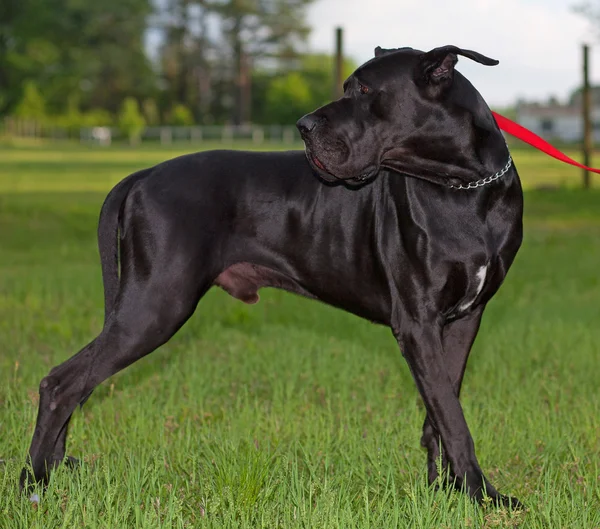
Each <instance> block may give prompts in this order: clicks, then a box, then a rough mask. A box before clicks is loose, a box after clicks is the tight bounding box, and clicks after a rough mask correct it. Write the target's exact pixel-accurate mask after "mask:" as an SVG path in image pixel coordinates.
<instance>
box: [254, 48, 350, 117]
mask: <svg viewBox="0 0 600 529" xmlns="http://www.w3.org/2000/svg"><path fill="white" fill-rule="evenodd" d="M294 66H295V69H293V70H288V73H283V74H282V73H280V72H279V71H273V70H260V71H258V72H256V73H255V76H254V85H253V93H252V96H253V97H252V111H253V121H254V122H255V123H263V124H279V125H284V124H290V125H291V124H294V123H295V122H296V121H297V120H298V119H299V118H300V117H302V116H303V115H304V114H306V113H307V112H310V111H312V110H314V109H316V108H318V107H320V106H322V105H324V104H326V103H328V102H329V101H331V98H332V93H333V83H334V68H333V66H334V58H333V57H332V56H330V55H326V54H312V55H305V56H303V57H302V58H301V59H300V60H299V61H297V63H296V64H295V65H294ZM355 69H356V64H355V63H354V62H353V61H352V60H351V59H348V58H346V59H345V60H344V64H343V72H342V73H343V76H344V77H348V76H349V75H350V74H351V73H352V72H353V71H354V70H355ZM294 83H297V85H296V86H295V85H294ZM284 101H285V103H283V102H284Z"/></svg>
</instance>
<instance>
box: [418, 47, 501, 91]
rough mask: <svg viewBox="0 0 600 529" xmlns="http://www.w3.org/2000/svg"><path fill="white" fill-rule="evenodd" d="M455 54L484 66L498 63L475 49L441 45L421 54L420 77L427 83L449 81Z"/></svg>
mask: <svg viewBox="0 0 600 529" xmlns="http://www.w3.org/2000/svg"><path fill="white" fill-rule="evenodd" d="M457 55H462V56H463V57H468V58H469V59H471V60H473V61H475V62H478V63H480V64H485V65H486V66H496V64H498V61H496V60H495V59H490V58H489V57H486V56H485V55H482V54H481V53H477V52H476V51H471V50H463V49H462V48H458V47H457V46H442V47H441V48H435V49H433V50H431V51H429V52H427V53H424V54H423V55H421V58H420V59H421V60H420V64H419V69H420V71H421V75H422V78H423V79H424V80H425V81H426V82H428V83H435V84H439V83H443V82H445V81H451V80H452V77H453V75H454V66H455V65H456V63H457V62H458V57H457Z"/></svg>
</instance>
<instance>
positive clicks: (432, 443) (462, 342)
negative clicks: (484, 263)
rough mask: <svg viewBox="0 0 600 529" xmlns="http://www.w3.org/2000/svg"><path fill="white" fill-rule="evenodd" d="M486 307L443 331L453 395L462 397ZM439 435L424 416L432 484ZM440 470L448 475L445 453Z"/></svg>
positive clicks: (437, 456) (446, 361) (437, 458)
mask: <svg viewBox="0 0 600 529" xmlns="http://www.w3.org/2000/svg"><path fill="white" fill-rule="evenodd" d="M483 309H484V307H483V306H480V307H477V309H476V310H474V311H473V312H471V313H470V314H468V315H466V316H464V317H463V318H461V319H459V320H455V321H453V322H450V323H448V324H446V325H445V326H444V328H443V331H442V347H443V349H444V365H445V366H446V370H447V371H448V375H449V377H450V380H452V383H453V385H454V392H455V394H456V396H457V397H459V396H460V387H461V385H462V381H463V376H464V374H465V369H466V367H467V360H468V358H469V353H470V351H471V347H472V346H473V342H474V341H475V337H476V336H477V332H478V331H479V325H480V323H481V316H482V314H483ZM440 444H441V440H440V436H439V434H438V433H437V431H436V430H435V428H434V426H433V423H432V421H431V419H430V417H429V415H426V416H425V422H424V424H423V436H422V437H421V445H422V446H423V447H425V448H426V449H427V475H428V477H429V483H430V484H432V483H434V482H435V481H436V480H437V478H438V465H439V464H440ZM441 456H442V459H441V467H442V470H443V471H444V472H445V471H446V469H447V467H448V458H447V455H446V452H445V450H443V449H442V453H441Z"/></svg>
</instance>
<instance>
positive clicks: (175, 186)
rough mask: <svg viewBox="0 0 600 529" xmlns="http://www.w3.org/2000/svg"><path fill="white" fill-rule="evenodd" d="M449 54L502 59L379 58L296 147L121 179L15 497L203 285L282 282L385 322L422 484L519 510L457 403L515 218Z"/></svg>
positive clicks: (518, 218) (518, 228) (241, 291)
mask: <svg viewBox="0 0 600 529" xmlns="http://www.w3.org/2000/svg"><path fill="white" fill-rule="evenodd" d="M459 55H461V56H464V57H468V58H469V59H471V60H473V61H477V62H479V63H481V64H484V65H488V66H491V65H494V64H497V61H494V60H492V59H488V58H487V57H484V56H483V55H481V54H479V53H477V52H474V51H469V50H463V49H460V48H457V47H455V46H445V47H442V48H436V49H434V50H432V51H430V52H427V53H424V52H421V51H418V50H413V49H411V48H399V49H395V50H382V49H381V48H377V49H376V50H375V57H374V58H373V59H371V60H370V61H369V62H367V63H366V64H364V65H362V66H361V67H360V68H358V70H356V71H355V72H354V73H353V74H352V75H351V76H350V77H349V78H348V79H347V80H346V82H345V84H344V94H343V96H342V97H341V98H340V99H339V100H337V101H333V102H332V103H330V104H328V105H325V106H324V107H322V108H319V109H317V110H315V111H314V112H313V113H311V114H308V115H306V116H304V117H303V118H302V119H300V120H299V121H298V124H297V126H298V129H299V130H300V133H301V135H302V138H303V140H304V143H305V146H306V149H305V151H291V152H272V153H257V152H241V151H209V152H203V153H197V154H190V155H187V156H182V157H179V158H175V159H173V160H170V161H167V162H165V163H162V164H160V165H157V166H155V167H153V168H150V169H146V170H143V171H140V172H137V173H135V174H132V175H130V176H129V177H127V178H125V179H124V180H123V181H121V182H120V183H119V184H117V185H116V186H115V187H114V189H113V190H112V191H111V192H110V193H109V194H108V196H107V198H106V201H105V202H104V205H103V207H102V211H101V214H100V221H99V227H98V242H99V248H100V257H101V262H102V277H103V280H104V289H105V322H104V327H103V329H102V332H100V334H99V335H98V336H97V337H96V338H95V339H94V340H92V341H91V342H90V343H89V344H88V345H86V346H85V347H84V348H83V349H82V350H81V351H80V352H79V353H77V354H76V355H75V356H73V357H72V358H70V359H69V360H67V361H66V362H64V363H63V364H61V365H59V366H57V367H55V368H54V369H52V370H51V371H50V373H49V374H48V375H47V376H46V377H45V378H44V379H43V380H42V382H41V384H40V401H39V412H38V416H37V424H36V426H35V432H34V434H33V440H32V443H31V447H30V451H29V457H30V461H29V465H28V468H26V469H25V470H23V473H22V475H21V486H27V484H31V483H33V482H34V481H45V480H47V478H48V472H49V471H50V470H51V469H52V467H53V466H55V465H56V464H58V463H60V462H61V461H63V460H65V442H66V438H67V428H68V424H69V419H70V417H71V414H72V413H73V411H74V409H75V408H76V406H77V405H78V404H80V403H83V402H84V401H85V400H86V399H87V398H88V397H89V396H90V394H91V393H92V391H93V389H94V388H95V387H96V386H97V385H98V384H100V383H101V382H102V381H104V380H106V379H107V378H108V377H110V376H111V375H113V374H115V373H116V372H118V371H120V370H121V369H124V368H125V367H127V366H128V365H130V364H132V363H133V362H135V361H136V360H138V359H140V358H142V357H143V356H145V355H147V354H149V353H151V352H152V351H154V350H155V349H156V348H157V347H159V346H160V345H162V344H164V343H165V342H166V341H167V340H169V339H170V338H171V337H172V336H173V335H174V334H175V333H176V332H177V330H178V329H179V328H180V327H181V326H182V325H183V324H184V323H185V321H186V320H187V319H188V318H189V317H190V316H191V315H192V313H193V312H194V310H195V308H196V305H197V304H198V302H199V301H200V299H201V298H202V296H203V295H204V294H205V293H206V292H207V291H208V290H209V289H210V288H211V287H212V286H215V285H216V286H220V287H222V288H223V289H225V290H226V291H227V292H228V293H229V294H231V295H232V296H234V297H235V298H237V299H240V300H241V301H243V302H245V303H256V302H257V301H258V299H259V298H258V291H259V289H260V288H262V287H277V288H281V289H285V290H288V291H290V292H295V293H297V294H301V295H303V296H307V297H310V298H314V299H315V300H320V301H322V302H325V303H328V304H330V305H333V306H335V307H338V308H340V309H343V310H346V311H349V312H352V313H354V314H357V315H359V316H361V317H364V318H367V319H369V320H371V321H373V322H377V323H380V324H383V325H386V326H388V327H390V329H391V330H392V332H393V334H394V336H395V337H396V339H397V341H398V344H399V347H400V350H401V351H402V354H403V356H404V358H405V359H406V361H407V362H408V364H409V366H410V369H411V372H412V374H413V377H414V380H415V383H416V386H417V388H418V390H419V392H420V395H421V396H422V398H423V401H424V403H425V407H426V410H427V415H426V417H425V423H424V425H423V436H422V444H423V446H425V447H426V448H427V453H428V456H427V464H428V472H429V480H430V482H434V481H436V479H437V477H438V475H437V472H438V470H437V469H438V466H439V465H438V464H437V462H438V461H439V460H441V462H442V466H443V468H444V469H445V471H447V475H448V476H449V477H450V482H451V483H452V484H453V485H454V486H456V487H458V488H460V489H462V490H464V491H466V492H467V493H468V494H470V495H471V496H472V497H473V498H475V499H477V500H481V499H482V498H483V497H484V496H485V495H486V494H487V495H488V496H489V497H491V498H492V499H493V500H496V501H500V502H503V503H505V504H508V505H513V506H515V505H518V502H517V501H516V500H514V499H511V498H509V497H507V496H503V495H501V494H499V493H498V492H497V491H496V490H495V489H494V487H493V486H492V485H491V484H490V483H489V481H488V480H487V479H486V478H485V476H484V474H483V472H482V470H481V468H480V466H479V463H478V461H477V457H476V454H475V448H474V443H473V439H472V437H471V434H470V432H469V428H468V426H467V423H466V421H465V417H464V415H463V411H462V408H461V405H460V402H459V393H460V386H461V382H462V379H463V374H464V371H465V367H466V363H467V358H468V356H469V351H470V349H471V346H472V344H473V341H474V340H475V336H476V334H477V331H478V329H479V324H480V321H481V317H482V314H483V311H484V309H485V306H486V304H487V303H488V301H489V300H490V298H491V297H492V296H493V295H494V294H495V293H496V291H497V290H498V288H499V287H500V285H501V284H502V282H503V281H504V278H505V276H506V274H507V272H508V269H509V268H510V266H511V264H512V262H513V259H514V257H515V254H516V253H517V250H518V249H519V246H520V245H521V239H522V209H523V199H522V191H521V185H520V182H519V177H518V175H517V171H516V169H515V167H514V165H513V163H512V160H511V158H510V154H509V152H508V148H507V146H506V143H505V141H504V138H503V136H502V134H501V132H500V130H499V129H498V127H497V125H496V122H495V120H494V118H493V116H492V114H491V112H490V109H489V108H488V106H487V105H486V103H485V102H484V101H483V99H482V97H481V96H480V95H479V93H478V92H477V91H476V90H475V88H474V87H473V86H472V85H471V84H470V83H469V81H468V80H467V79H465V78H464V77H463V76H462V75H461V74H460V73H459V72H457V71H456V70H455V65H456V62H457V57H458V56H459ZM440 447H441V450H440ZM440 452H441V453H440ZM67 460H68V459H67Z"/></svg>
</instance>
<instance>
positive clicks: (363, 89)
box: [358, 84, 369, 94]
mask: <svg viewBox="0 0 600 529" xmlns="http://www.w3.org/2000/svg"><path fill="white" fill-rule="evenodd" d="M358 89H359V90H360V93H361V94H368V93H369V87H368V86H365V85H362V84H359V85H358Z"/></svg>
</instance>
